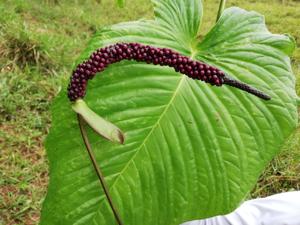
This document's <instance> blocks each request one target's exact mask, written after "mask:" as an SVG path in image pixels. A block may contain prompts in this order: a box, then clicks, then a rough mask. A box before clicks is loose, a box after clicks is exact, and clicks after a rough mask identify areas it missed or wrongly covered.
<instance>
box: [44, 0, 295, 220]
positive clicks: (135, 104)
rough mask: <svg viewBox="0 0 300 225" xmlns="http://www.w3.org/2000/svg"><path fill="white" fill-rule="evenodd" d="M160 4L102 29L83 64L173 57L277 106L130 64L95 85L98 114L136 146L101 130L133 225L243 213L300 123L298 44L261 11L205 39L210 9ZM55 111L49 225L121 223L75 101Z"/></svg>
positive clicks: (232, 20)
mask: <svg viewBox="0 0 300 225" xmlns="http://www.w3.org/2000/svg"><path fill="white" fill-rule="evenodd" d="M153 3H154V5H155V20H150V21H137V22H129V23H121V24H117V25H114V26H110V27H107V28H105V29H102V30H101V31H100V32H99V33H98V34H97V35H96V36H95V37H94V38H93V39H92V40H91V42H90V43H89V45H88V48H87V50H86V51H85V52H84V53H83V54H82V56H81V58H80V60H79V61H81V60H83V59H85V58H87V57H88V56H89V54H90V53H91V52H92V51H94V50H95V49H97V48H100V47H102V46H106V45H108V44H111V43H116V42H140V43H143V44H151V45H154V46H159V47H168V48H172V49H174V50H176V51H178V52H181V53H182V54H184V55H189V56H191V57H192V58H194V59H198V60H202V61H205V62H207V63H209V64H212V65H215V66H217V67H219V68H220V69H222V70H224V71H225V72H227V73H228V74H229V75H230V76H232V77H235V78H237V79H239V80H241V81H244V82H246V83H249V84H251V85H253V86H254V87H256V88H258V89H261V90H263V91H265V92H267V93H268V94H270V95H271V96H272V100H271V101H263V100H260V99H258V98H257V97H255V96H251V95H249V94H247V93H244V92H241V91H240V90H236V89H234V88H231V87H225V86H224V87H221V88H218V87H212V86H210V85H207V84H204V83H202V82H200V81H194V80H191V79H189V78H187V77H185V76H183V75H181V74H178V73H176V72H174V71H173V70H172V69H170V68H166V67H160V66H153V65H148V64H144V63H136V62H129V61H124V62H121V63H118V64H114V65H111V66H110V67H109V68H108V69H107V70H106V71H105V72H103V73H102V74H101V75H99V76H97V77H96V78H95V79H94V80H93V81H91V82H90V83H89V88H88V94H87V96H86V102H87V103H88V105H89V106H90V107H91V108H92V109H93V110H95V112H97V113H98V114H99V115H101V116H103V117H105V118H107V119H108V120H109V121H112V122H113V123H115V124H116V125H117V126H118V127H120V128H121V129H122V130H123V131H125V132H126V133H125V134H126V142H125V145H117V144H113V143H110V142H108V141H106V140H104V139H101V138H99V136H97V135H96V134H95V133H93V131H91V130H89V138H90V140H91V143H92V146H93V148H94V151H95V154H96V156H97V160H98V163H99V166H100V167H101V168H102V169H103V173H104V174H105V177H106V180H107V182H108V186H109V188H110V191H111V195H112V199H113V201H114V202H115V204H116V206H117V209H118V211H119V213H120V215H121V217H122V220H123V221H124V224H125V225H141V224H143V225H153V224H155V225H177V224H179V223H182V222H184V221H187V220H192V219H197V218H205V217H209V216H213V215H217V214H224V213H227V212H229V211H231V210H232V209H234V208H235V207H236V206H237V205H238V204H239V202H241V201H242V200H243V198H244V197H245V195H246V194H247V193H248V192H249V190H250V189H251V188H252V187H253V185H254V184H255V182H256V180H257V178H258V176H259V174H260V173H261V172H262V170H263V168H264V167H265V165H266V164H267V163H268V162H269V161H270V159H271V158H272V157H273V156H274V155H275V154H276V153H278V151H279V150H280V148H281V146H282V145H283V143H284V140H285V138H286V137H287V136H289V135H290V134H291V132H292V131H293V130H294V129H295V127H296V125H297V106H296V98H297V96H296V94H295V90H294V86H295V80H294V76H293V74H292V72H291V66H290V60H289V58H288V56H287V54H290V53H291V52H292V50H293V49H294V42H293V40H292V39H291V38H290V37H288V36H285V35H273V34H271V33H270V32H269V31H268V30H267V29H266V27H265V23H264V19H263V17H262V16H261V15H259V14H257V13H255V12H247V11H245V10H242V9H239V8H230V9H227V10H225V11H224V13H223V15H222V17H221V18H220V20H219V21H218V23H217V24H216V26H215V27H214V28H212V30H211V31H210V32H209V34H208V35H207V36H206V37H205V38H204V40H203V41H199V40H197V35H198V30H199V26H200V23H201V18H202V4H201V1H199V0H153ZM52 113H53V118H52V120H53V122H52V128H51V131H50V134H49V135H48V138H47V142H46V147H47V153H48V157H49V160H50V186H49V190H48V195H47V198H46V200H45V203H44V206H43V211H42V220H41V224H51V225H52V224H64V225H68V224H99V225H112V224H115V220H114V217H113V214H112V212H111V210H110V208H109V204H108V202H107V200H106V198H105V197H104V194H103V191H102V189H101V187H100V185H99V182H98V180H97V176H96V174H95V172H94V170H93V167H92V165H91V163H90V160H89V158H88V155H87V153H86V151H85V148H84V144H83V141H82V139H81V136H80V131H79V128H78V124H77V120H76V115H75V113H74V112H73V111H72V109H71V105H70V103H69V102H68V99H67V96H66V93H65V91H62V92H61V93H60V94H59V96H58V97H57V98H56V100H55V101H54V104H53V107H52Z"/></svg>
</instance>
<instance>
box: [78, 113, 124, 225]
mask: <svg viewBox="0 0 300 225" xmlns="http://www.w3.org/2000/svg"><path fill="white" fill-rule="evenodd" d="M77 119H78V123H79V127H80V132H81V135H82V138H83V141H84V144H85V147H86V150H87V152H88V154H89V157H90V159H91V162H92V164H93V167H94V169H95V172H96V174H97V177H98V179H99V181H100V184H101V187H102V189H103V191H104V194H105V196H106V198H107V200H108V202H109V205H110V207H111V210H112V211H113V214H114V217H115V219H116V221H117V223H118V225H124V224H123V223H122V221H121V218H120V216H119V214H118V212H117V209H116V207H115V206H114V204H113V201H112V198H111V196H110V194H109V190H108V187H107V185H106V182H105V179H104V176H103V174H102V171H101V170H100V168H99V166H98V164H97V161H96V157H95V155H94V153H93V150H92V146H91V144H90V142H89V139H88V136H87V133H86V129H85V124H86V122H85V120H84V119H83V118H82V116H81V115H80V114H77Z"/></svg>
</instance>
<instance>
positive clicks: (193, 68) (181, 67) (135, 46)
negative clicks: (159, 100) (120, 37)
mask: <svg viewBox="0 0 300 225" xmlns="http://www.w3.org/2000/svg"><path fill="white" fill-rule="evenodd" d="M122 60H135V61H138V62H146V63H148V64H150V63H151V64H154V65H161V66H169V67H173V68H174V69H175V71H177V72H180V73H182V74H185V75H187V76H188V77H190V78H193V79H196V80H201V81H204V82H207V83H210V84H212V85H216V86H221V85H222V84H223V78H224V76H225V74H224V73H223V72H222V71H221V70H219V69H217V68H215V67H212V66H209V65H207V64H204V63H203V62H199V61H194V60H191V59H190V58H188V57H186V56H182V55H180V54H179V53H177V52H175V51H173V50H171V49H168V48H156V47H152V46H149V45H142V44H139V43H117V44H114V45H110V46H108V47H105V48H100V49H98V50H97V51H95V52H94V53H92V55H91V56H90V58H89V59H88V60H86V61H84V62H83V63H81V64H79V65H78V66H77V68H76V69H75V71H73V74H72V77H71V81H70V84H69V87H68V97H69V99H70V100H71V101H75V100H77V99H78V98H83V97H84V96H85V93H86V86H87V82H88V80H89V79H92V78H93V77H94V76H95V75H96V73H99V72H101V71H103V70H104V69H105V68H106V67H107V66H109V65H110V64H112V63H116V62H120V61H122Z"/></svg>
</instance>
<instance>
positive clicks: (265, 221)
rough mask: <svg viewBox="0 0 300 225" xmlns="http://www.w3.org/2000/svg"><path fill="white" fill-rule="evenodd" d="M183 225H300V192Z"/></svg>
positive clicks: (277, 196) (281, 195) (255, 200)
mask: <svg viewBox="0 0 300 225" xmlns="http://www.w3.org/2000/svg"><path fill="white" fill-rule="evenodd" d="M182 225H300V191H294V192H286V193H282V194H276V195H272V196H270V197H266V198H258V199H254V200H249V201H246V202H244V203H243V204H242V205H241V206H240V207H239V208H237V209H236V210H235V211H233V212H232V213H230V214H227V215H224V216H216V217H212V218H208V219H204V220H197V221H192V222H187V223H184V224H182Z"/></svg>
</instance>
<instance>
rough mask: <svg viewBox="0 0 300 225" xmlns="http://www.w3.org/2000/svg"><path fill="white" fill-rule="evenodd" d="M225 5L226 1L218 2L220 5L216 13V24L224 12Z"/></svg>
mask: <svg viewBox="0 0 300 225" xmlns="http://www.w3.org/2000/svg"><path fill="white" fill-rule="evenodd" d="M225 4H226V0H221V1H220V5H219V11H218V15H217V20H216V22H218V20H219V19H220V17H221V15H222V13H223V11H224V8H225Z"/></svg>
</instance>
